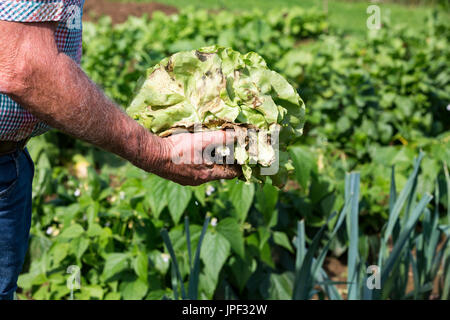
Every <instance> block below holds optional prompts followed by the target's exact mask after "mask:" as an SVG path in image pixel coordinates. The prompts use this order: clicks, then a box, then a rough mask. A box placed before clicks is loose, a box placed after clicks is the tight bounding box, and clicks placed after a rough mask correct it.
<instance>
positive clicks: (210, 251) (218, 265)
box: [200, 232, 230, 281]
mask: <svg viewBox="0 0 450 320" xmlns="http://www.w3.org/2000/svg"><path fill="white" fill-rule="evenodd" d="M203 242H204V243H203V250H202V251H201V253H200V257H201V259H202V261H203V263H204V264H205V272H206V273H207V274H208V275H209V276H211V278H212V279H214V280H215V281H217V279H218V277H219V272H220V270H221V269H222V267H223V265H224V263H225V261H226V259H227V258H228V256H229V254H230V243H229V241H228V240H227V239H226V238H225V237H224V236H222V235H221V234H220V233H218V232H214V233H211V232H209V233H206V235H205V240H204V241H203Z"/></svg>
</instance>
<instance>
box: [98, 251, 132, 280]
mask: <svg viewBox="0 0 450 320" xmlns="http://www.w3.org/2000/svg"><path fill="white" fill-rule="evenodd" d="M128 267H129V255H128V254H127V253H110V254H108V256H107V257H106V261H105V267H104V268H103V274H102V276H103V278H104V279H105V280H108V279H110V278H111V277H113V276H115V275H116V274H118V273H120V272H121V271H124V270H126V269H128Z"/></svg>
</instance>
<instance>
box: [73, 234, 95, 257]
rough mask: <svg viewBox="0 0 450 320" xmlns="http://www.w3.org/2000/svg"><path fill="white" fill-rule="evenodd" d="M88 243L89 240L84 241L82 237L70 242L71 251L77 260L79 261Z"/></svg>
mask: <svg viewBox="0 0 450 320" xmlns="http://www.w3.org/2000/svg"><path fill="white" fill-rule="evenodd" d="M89 243H90V242H89V239H86V238H84V237H79V238H75V239H73V240H72V241H71V242H70V244H71V246H72V251H73V253H74V254H75V256H76V257H77V258H78V259H81V257H82V256H83V254H84V252H85V251H86V250H87V248H88V247H89Z"/></svg>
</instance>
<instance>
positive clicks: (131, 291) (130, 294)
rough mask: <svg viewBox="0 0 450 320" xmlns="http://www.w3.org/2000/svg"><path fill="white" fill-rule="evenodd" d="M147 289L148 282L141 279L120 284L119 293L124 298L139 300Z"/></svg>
mask: <svg viewBox="0 0 450 320" xmlns="http://www.w3.org/2000/svg"><path fill="white" fill-rule="evenodd" d="M147 291H148V284H147V282H145V281H143V280H141V279H137V280H135V281H132V282H124V283H122V284H121V294H122V297H123V299H124V300H141V299H143V298H144V297H145V295H146V294H147Z"/></svg>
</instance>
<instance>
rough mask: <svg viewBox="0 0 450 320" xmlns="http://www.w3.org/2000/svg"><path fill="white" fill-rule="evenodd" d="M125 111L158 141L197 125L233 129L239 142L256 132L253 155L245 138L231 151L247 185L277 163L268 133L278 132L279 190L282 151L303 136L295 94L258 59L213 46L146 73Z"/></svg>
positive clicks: (282, 174)
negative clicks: (238, 135)
mask: <svg viewBox="0 0 450 320" xmlns="http://www.w3.org/2000/svg"><path fill="white" fill-rule="evenodd" d="M127 112H128V114H129V115H130V116H131V117H133V118H134V119H136V120H137V121H138V122H139V123H141V124H142V125H143V126H144V127H146V128H147V129H149V130H151V131H152V132H153V133H155V134H158V135H160V136H167V135H170V134H173V133H175V132H176V130H177V129H179V128H185V129H188V130H191V129H192V128H193V127H194V125H195V124H201V126H202V127H203V128H205V129H206V128H207V129H223V128H230V127H234V128H235V129H236V130H239V134H240V135H241V136H242V137H245V136H247V135H248V134H249V133H250V132H247V129H251V130H250V131H252V130H256V131H258V133H257V134H256V135H255V141H256V143H255V146H256V148H257V154H256V153H252V152H251V150H249V142H248V139H245V138H242V139H241V143H240V144H239V143H238V144H237V146H236V149H235V157H236V159H237V162H238V163H240V164H242V165H243V172H244V176H245V178H246V180H251V179H252V176H253V178H255V177H256V178H257V180H261V178H262V176H261V175H259V172H260V170H254V169H257V168H258V167H267V166H270V165H271V164H272V163H273V162H274V161H275V158H276V156H277V154H278V153H275V151H274V150H273V148H272V146H271V144H270V137H271V131H273V130H279V133H280V136H279V143H280V155H281V154H282V155H283V156H280V157H279V159H280V170H279V172H278V173H277V174H276V175H278V176H277V177H272V181H277V184H279V185H281V184H282V183H283V181H284V180H285V178H283V177H287V169H289V168H291V167H292V166H290V165H289V159H288V158H287V157H286V156H285V155H286V153H283V151H284V150H285V149H286V147H287V146H288V145H289V144H291V143H293V142H294V141H295V140H296V139H297V138H298V137H299V136H301V135H302V133H303V124H304V116H305V105H304V103H303V100H302V99H301V98H300V96H299V95H298V93H297V91H296V90H295V89H294V88H293V87H292V86H291V85H290V84H289V83H288V82H287V81H286V80H285V79H284V78H283V77H282V76H281V75H279V74H278V73H276V72H274V71H272V70H269V69H268V68H267V65H266V63H265V61H264V59H263V58H262V57H261V56H259V55H258V54H256V53H254V52H250V53H247V54H241V53H239V52H237V51H234V50H232V49H230V48H224V47H218V46H212V47H205V48H201V49H199V50H194V51H187V52H179V53H176V54H174V55H172V56H171V57H169V58H165V59H163V60H162V61H161V62H160V63H159V64H157V65H155V66H153V67H152V68H150V69H149V70H148V71H147V74H146V76H145V77H143V78H142V79H141V80H140V81H139V84H138V87H137V90H136V96H135V98H134V99H133V101H132V102H131V105H130V106H129V108H128V109H127ZM263 133H264V134H263ZM267 136H269V139H266V138H265V137H267ZM238 140H239V139H238Z"/></svg>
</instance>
